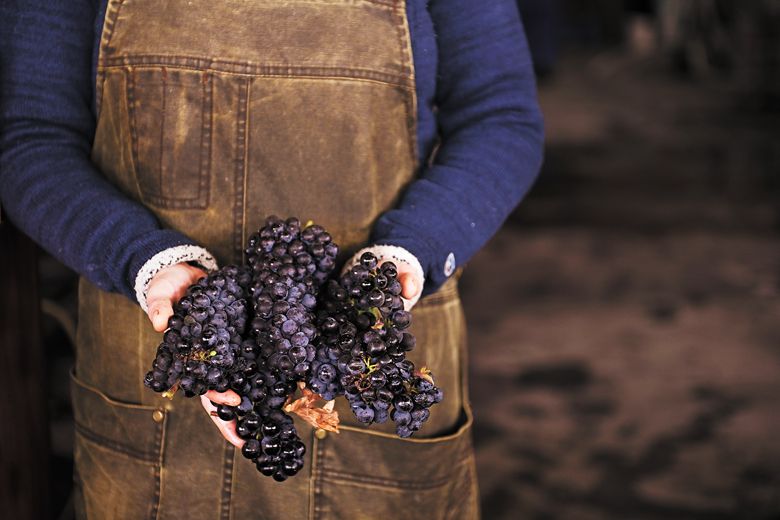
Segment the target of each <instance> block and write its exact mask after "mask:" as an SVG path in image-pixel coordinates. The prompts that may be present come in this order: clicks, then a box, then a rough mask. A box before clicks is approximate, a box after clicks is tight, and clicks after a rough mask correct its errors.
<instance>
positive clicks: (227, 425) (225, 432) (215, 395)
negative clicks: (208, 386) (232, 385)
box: [200, 390, 246, 449]
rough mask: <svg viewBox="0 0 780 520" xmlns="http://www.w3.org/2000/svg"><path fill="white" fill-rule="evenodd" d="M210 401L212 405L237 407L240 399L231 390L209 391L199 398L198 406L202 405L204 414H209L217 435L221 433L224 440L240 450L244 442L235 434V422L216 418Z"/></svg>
mask: <svg viewBox="0 0 780 520" xmlns="http://www.w3.org/2000/svg"><path fill="white" fill-rule="evenodd" d="M212 401H213V403H217V404H226V405H228V406H238V405H239V404H240V403H241V397H239V395H238V394H237V393H235V392H234V391H233V390H228V391H226V392H217V391H216V390H209V391H208V392H206V393H205V394H203V395H202V396H200V404H202V405H203V409H204V410H206V413H208V414H209V417H211V420H212V421H214V424H215V425H216V426H217V429H218V430H219V433H221V434H222V436H223V437H224V438H225V440H226V441H228V442H229V443H230V444H232V445H233V446H235V447H236V448H238V449H241V447H242V446H243V445H244V443H245V442H246V441H245V440H244V439H242V438H241V437H239V436H238V433H237V432H236V420H235V419H233V420H232V421H223V420H222V419H220V418H219V417H218V416H217V407H216V406H214V404H213V403H212Z"/></svg>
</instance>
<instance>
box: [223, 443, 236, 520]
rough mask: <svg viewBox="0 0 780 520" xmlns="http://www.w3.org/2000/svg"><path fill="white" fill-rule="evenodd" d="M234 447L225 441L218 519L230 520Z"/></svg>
mask: <svg viewBox="0 0 780 520" xmlns="http://www.w3.org/2000/svg"><path fill="white" fill-rule="evenodd" d="M235 449H236V448H235V446H233V445H232V444H230V443H229V442H227V441H225V453H224V457H223V459H222V492H221V494H220V507H219V517H220V519H221V520H230V500H231V498H232V495H233V455H234V454H235Z"/></svg>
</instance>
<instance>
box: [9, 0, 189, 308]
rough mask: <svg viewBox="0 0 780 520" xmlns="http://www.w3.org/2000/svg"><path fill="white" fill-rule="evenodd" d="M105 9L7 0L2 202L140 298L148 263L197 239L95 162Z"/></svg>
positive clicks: (52, 243) (58, 246) (107, 285)
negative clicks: (139, 277)
mask: <svg viewBox="0 0 780 520" xmlns="http://www.w3.org/2000/svg"><path fill="white" fill-rule="evenodd" d="M96 11H97V6H96V5H95V2H94V1H93V0H8V1H4V2H2V3H1V4H0V49H2V54H0V58H1V60H0V201H1V202H2V207H3V211H4V212H5V213H6V214H7V216H8V217H9V219H10V220H11V221H13V222H14V223H15V224H16V225H17V226H18V227H20V228H21V229H22V230H23V231H24V232H25V233H26V234H28V235H29V236H30V237H32V238H33V239H34V240H35V241H36V242H38V243H39V244H40V245H41V246H43V247H44V248H45V249H46V250H47V251H49V252H50V253H51V254H52V255H54V256H55V257H56V258H58V259H60V260H61V261H62V262H64V263H65V264H66V265H68V266H70V267H71V268H72V269H74V270H76V271H77V272H79V273H81V274H83V275H84V276H86V277H87V278H88V279H89V280H91V281H92V282H94V283H95V284H96V285H97V286H99V287H101V288H102V289H105V290H110V291H115V292H121V293H123V294H125V295H127V296H128V297H130V298H132V299H135V298H134V285H135V282H136V280H135V278H136V274H137V273H138V271H139V269H140V268H141V266H142V265H144V264H145V263H146V262H147V261H148V260H149V259H150V258H152V257H153V256H154V255H155V254H157V253H159V252H160V251H162V250H164V249H167V248H170V247H174V246H180V245H184V244H192V241H191V240H190V239H189V238H187V237H185V236H183V235H182V234H180V233H178V232H176V231H172V230H165V229H162V228H161V227H160V225H159V223H158V222H157V220H156V219H155V217H154V216H153V215H152V214H151V213H150V212H149V211H147V210H146V209H145V208H144V207H143V206H141V205H140V204H138V203H136V202H134V201H132V200H130V199H129V198H127V197H125V196H124V195H123V194H121V193H120V192H119V191H118V190H117V189H116V188H114V187H113V186H112V185H111V184H109V183H108V182H107V181H106V180H105V179H104V178H103V177H102V176H101V174H100V172H98V171H97V170H96V169H95V167H94V166H93V164H92V163H91V161H90V149H91V144H92V140H93V137H94V131H95V128H94V127H95V119H94V113H93V110H92V94H93V89H94V87H93V81H94V76H93V74H92V55H93V48H94V41H95V32H94V25H93V24H94V23H95V15H96Z"/></svg>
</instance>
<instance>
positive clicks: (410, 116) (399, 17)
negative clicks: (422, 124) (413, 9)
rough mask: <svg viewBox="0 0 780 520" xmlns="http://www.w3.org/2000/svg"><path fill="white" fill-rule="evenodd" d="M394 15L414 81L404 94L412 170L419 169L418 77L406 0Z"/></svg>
mask: <svg viewBox="0 0 780 520" xmlns="http://www.w3.org/2000/svg"><path fill="white" fill-rule="evenodd" d="M393 15H394V16H395V18H396V22H395V24H394V25H395V29H396V33H397V35H398V42H399V44H400V47H401V49H400V50H401V56H402V60H403V63H404V65H405V66H404V73H405V74H406V75H407V78H406V79H407V81H409V82H411V83H412V88H411V89H410V91H409V93H408V94H407V95H406V96H404V108H405V110H406V128H407V132H408V133H409V136H408V137H409V139H408V141H407V142H408V143H410V145H411V146H409V153H410V154H411V161H412V162H411V165H412V172H414V171H416V170H417V155H418V152H417V146H418V143H417V91H416V85H415V84H416V81H417V80H416V79H415V75H414V59H413V58H412V56H411V54H412V53H411V49H410V47H411V34H410V32H408V31H409V28H408V27H407V25H406V24H407V17H406V2H405V1H403V2H398V3H397V4H395V3H394V5H393Z"/></svg>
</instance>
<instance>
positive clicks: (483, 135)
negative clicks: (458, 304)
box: [373, 0, 543, 293]
mask: <svg viewBox="0 0 780 520" xmlns="http://www.w3.org/2000/svg"><path fill="white" fill-rule="evenodd" d="M429 11H430V15H431V18H432V20H433V24H434V27H435V30H436V36H437V44H438V75H437V86H436V105H437V108H438V115H437V120H438V127H439V135H440V139H441V142H440V147H439V150H438V152H437V154H436V155H435V159H434V160H433V163H432V164H431V165H430V167H427V168H424V169H423V171H422V172H421V174H420V176H419V177H418V178H417V180H415V181H414V182H413V183H412V184H411V185H410V187H409V188H408V189H407V191H406V192H405V194H404V196H403V197H402V200H401V202H400V204H399V206H398V207H397V208H395V209H393V210H391V211H389V212H387V213H385V214H383V215H382V216H381V217H380V218H379V219H378V221H377V224H376V226H375V228H374V234H373V241H374V242H375V243H379V244H391V245H397V246H401V247H404V248H405V249H407V250H409V251H411V252H412V253H413V254H414V255H415V256H416V257H417V258H418V259H419V260H420V262H421V263H422V265H423V268H424V270H425V276H426V280H427V281H426V288H425V291H426V293H430V292H431V291H433V290H435V289H436V288H438V286H440V285H441V284H442V283H443V282H444V281H445V280H446V279H447V278H448V277H449V276H450V275H451V274H452V273H453V271H454V270H455V267H456V266H458V265H462V264H463V263H465V262H466V261H468V260H469V258H471V256H472V255H473V254H474V253H475V252H476V251H477V250H479V249H480V248H481V247H482V246H483V245H484V244H485V242H487V240H488V239H489V238H490V237H491V236H492V235H493V234H494V233H495V232H496V231H497V230H498V228H499V227H500V225H501V224H502V223H503V221H504V220H505V219H506V217H507V216H508V214H509V213H510V212H511V211H512V209H513V208H514V207H515V206H516V205H517V204H518V203H519V202H520V200H521V199H522V198H523V196H524V195H525V194H526V193H527V192H528V190H529V189H530V187H531V185H532V184H533V182H534V180H535V179H536V176H537V174H538V171H539V168H540V166H541V160H542V148H543V130H542V117H541V113H540V110H539V107H538V104H537V100H536V87H535V81H534V76H533V70H532V65H531V58H530V54H529V51H528V47H527V44H526V40H525V35H524V32H523V28H522V24H521V22H520V19H519V15H518V12H517V7H516V4H515V1H514V0H491V1H490V2H484V1H482V0H431V2H430V3H429Z"/></svg>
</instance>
